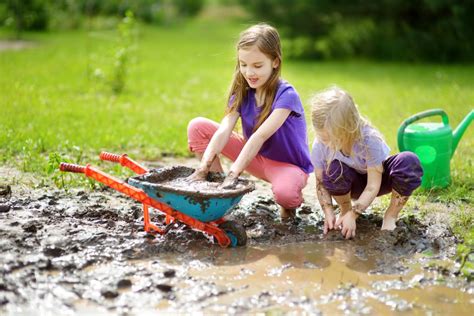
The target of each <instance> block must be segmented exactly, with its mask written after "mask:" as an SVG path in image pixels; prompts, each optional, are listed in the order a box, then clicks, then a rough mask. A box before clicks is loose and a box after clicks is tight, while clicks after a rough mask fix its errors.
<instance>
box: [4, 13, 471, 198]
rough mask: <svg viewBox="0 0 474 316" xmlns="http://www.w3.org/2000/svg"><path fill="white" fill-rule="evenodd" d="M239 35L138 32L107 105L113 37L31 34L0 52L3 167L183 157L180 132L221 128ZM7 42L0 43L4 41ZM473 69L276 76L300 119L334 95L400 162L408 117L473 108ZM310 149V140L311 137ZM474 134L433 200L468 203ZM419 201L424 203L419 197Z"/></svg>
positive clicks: (316, 69)
mask: <svg viewBox="0 0 474 316" xmlns="http://www.w3.org/2000/svg"><path fill="white" fill-rule="evenodd" d="M245 27H246V25H244V24H239V23H236V22H229V23H227V22H209V21H202V20H201V21H194V22H189V23H187V24H184V25H180V26H173V27H169V28H152V27H149V26H140V27H139V33H138V34H139V35H138V40H137V44H138V45H137V50H136V51H135V53H134V54H133V59H134V62H133V63H132V64H131V66H130V69H129V70H130V71H129V74H128V75H127V86H126V90H125V92H124V93H122V94H121V95H120V96H114V95H113V94H112V93H111V92H110V89H109V88H108V86H107V85H106V84H104V83H103V82H102V81H99V80H97V79H94V77H93V76H92V75H91V74H92V73H94V72H95V71H96V69H98V68H100V69H101V70H102V71H103V72H104V73H105V74H106V75H108V74H110V73H111V70H112V68H113V67H112V64H113V54H114V51H115V50H116V46H117V35H116V32H115V30H113V29H112V30H108V31H107V30H106V31H104V30H102V31H86V30H82V31H68V32H54V33H53V32H52V33H41V34H36V33H30V34H26V36H25V39H27V40H30V41H33V42H34V43H35V44H36V45H35V46H34V47H33V48H28V49H24V50H20V51H13V50H11V51H2V52H0V74H1V75H0V95H1V98H0V108H1V109H2V111H1V115H0V161H1V163H2V164H8V165H13V166H16V167H18V168H20V169H21V170H23V171H33V172H36V173H40V174H46V170H47V166H48V154H49V153H52V152H58V153H59V154H60V155H61V156H62V157H64V158H66V159H69V160H70V161H73V162H76V163H85V162H92V163H97V158H96V156H97V154H98V153H99V151H101V150H109V151H112V152H118V153H122V152H127V153H130V154H132V155H133V157H134V158H136V159H138V160H158V159H159V157H160V155H162V154H169V153H172V154H176V155H188V153H187V145H186V125H187V122H188V121H189V120H190V119H191V118H193V117H195V116H206V117H209V118H211V119H214V120H219V119H220V118H221V117H222V114H223V111H224V107H225V97H226V93H227V88H228V85H229V83H230V80H231V77H232V71H233V68H234V64H235V51H234V43H235V41H236V39H237V37H238V34H239V32H240V31H241V30H242V29H244V28H245ZM0 36H3V37H5V33H4V32H3V33H1V32H0ZM473 74H474V65H419V64H407V63H403V64H401V63H382V62H372V61H342V62H317V61H304V62H303V61H289V60H284V65H283V76H284V78H285V79H287V80H288V81H290V82H291V83H292V84H293V85H294V86H295V87H296V88H297V90H298V91H299V93H300V96H301V98H302V100H303V103H304V104H305V107H306V110H307V118H308V126H309V127H310V126H311V125H310V120H309V108H308V102H307V101H308V99H309V98H310V96H311V94H312V93H314V92H315V91H318V90H321V89H324V88H325V87H328V86H329V85H332V84H337V85H339V86H341V87H343V88H345V89H347V90H348V91H350V92H351V93H352V94H353V96H354V98H355V100H356V102H357V103H358V104H359V106H360V110H361V112H362V113H363V114H364V115H365V116H367V117H368V118H369V119H370V120H371V121H372V123H373V124H374V125H375V126H377V127H378V128H379V129H380V130H381V131H382V133H383V134H384V135H385V137H386V139H387V141H388V143H389V145H390V146H391V148H392V152H396V151H397V150H398V149H397V147H396V133H397V129H398V126H399V125H400V123H401V121H402V120H403V119H405V118H407V117H408V116H410V115H412V114H414V113H416V112H419V111H423V110H426V109H431V108H443V109H444V110H445V111H446V112H447V113H448V115H449V117H450V122H451V125H452V127H453V128H454V127H455V126H456V125H457V124H458V123H459V122H460V121H461V119H462V118H463V117H464V116H465V115H466V114H467V113H468V112H469V111H470V110H471V109H472V108H473V103H474V89H473V87H474V76H473ZM309 135H310V141H312V139H313V137H314V135H313V132H312V130H311V129H310V133H309ZM473 136H474V128H473V127H471V128H470V129H469V130H468V131H467V132H466V134H465V135H464V137H463V139H462V140H461V142H460V144H459V147H458V149H457V152H456V154H455V156H454V158H453V160H452V175H453V179H454V185H453V186H451V187H450V189H449V190H445V191H442V192H440V193H439V194H438V193H436V194H435V196H436V198H438V199H441V200H445V201H455V200H457V199H460V198H462V199H465V201H466V202H468V203H469V202H471V203H472V201H473V200H474V199H473V193H472V191H473V188H474V180H473V177H472V165H473V153H474V149H473V148H474V137H473ZM423 194H424V193H423Z"/></svg>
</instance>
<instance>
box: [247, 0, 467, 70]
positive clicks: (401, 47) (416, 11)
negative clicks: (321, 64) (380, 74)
mask: <svg viewBox="0 0 474 316" xmlns="http://www.w3.org/2000/svg"><path fill="white" fill-rule="evenodd" d="M240 2H241V3H242V4H244V5H245V7H246V8H248V9H249V10H250V11H251V12H253V14H254V15H255V16H256V17H257V18H258V19H260V20H265V21H270V22H273V23H274V24H275V25H276V26H277V27H278V28H279V29H280V30H281V31H282V32H283V33H284V34H286V35H288V36H289V38H290V42H294V43H291V45H289V46H290V47H296V49H290V50H289V53H290V54H291V55H292V56H294V57H298V58H307V57H316V58H333V57H338V58H341V57H352V56H364V57H374V58H380V59H390V60H410V61H418V60H429V61H442V62H453V61H472V60H474V29H473V28H472V20H473V18H474V6H473V4H472V2H471V1H462V0H454V1H453V0H420V1H409V0H383V1H376V2H367V1H364V0H351V1H349V0H341V1H330V0H319V1H313V0H295V1H292V2H291V4H289V3H288V1H286V0H240ZM303 39H304V41H303ZM302 43H304V45H303V47H304V49H301V46H302V45H301V44H302Z"/></svg>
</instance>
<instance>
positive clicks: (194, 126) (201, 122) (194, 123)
mask: <svg viewBox="0 0 474 316" xmlns="http://www.w3.org/2000/svg"><path fill="white" fill-rule="evenodd" d="M208 121H209V120H208V119H206V118H204V117H195V118H193V119H192V120H191V121H189V123H188V138H191V137H194V136H196V135H199V134H200V131H202V129H203V127H204V126H206V125H207V124H208Z"/></svg>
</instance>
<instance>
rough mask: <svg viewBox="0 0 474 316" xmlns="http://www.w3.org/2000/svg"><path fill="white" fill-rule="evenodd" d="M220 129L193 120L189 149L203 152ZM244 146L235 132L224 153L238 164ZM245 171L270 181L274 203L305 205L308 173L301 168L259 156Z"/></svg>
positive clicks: (203, 121) (209, 121)
mask: <svg viewBox="0 0 474 316" xmlns="http://www.w3.org/2000/svg"><path fill="white" fill-rule="evenodd" d="M218 128H219V124H218V123H216V122H214V121H212V120H209V119H206V118H203V117H197V118H195V119H193V120H191V122H189V124H188V145H189V150H191V151H192V152H198V153H203V152H204V151H205V150H206V147H207V145H208V144H209V142H210V140H211V138H212V136H213V135H214V133H215V132H216V131H217V129H218ZM244 145H245V140H244V139H243V138H242V137H241V136H240V135H238V134H237V133H234V132H233V133H232V135H231V136H230V139H229V141H228V142H227V144H226V145H225V147H224V149H223V150H222V154H223V155H224V156H226V157H227V158H229V159H230V160H232V161H235V160H236V159H237V157H238V156H239V154H240V152H241V151H242V148H243V147H244ZM245 171H247V172H248V173H250V174H252V175H253V176H255V177H257V178H260V179H262V180H264V181H267V182H270V183H271V184H272V191H273V195H274V197H275V201H276V202H277V203H278V204H280V205H281V206H283V207H284V208H296V207H298V206H300V205H301V203H302V202H303V194H302V190H303V188H304V187H305V186H306V182H307V180H308V174H306V173H305V172H304V171H303V170H301V169H300V168H299V167H298V166H295V165H293V164H290V163H285V162H279V161H275V160H271V159H268V158H265V157H263V156H262V155H257V156H256V157H255V158H254V159H253V160H252V161H251V162H250V164H249V165H248V166H247V168H246V169H245Z"/></svg>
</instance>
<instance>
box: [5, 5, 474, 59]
mask: <svg viewBox="0 0 474 316" xmlns="http://www.w3.org/2000/svg"><path fill="white" fill-rule="evenodd" d="M228 4H233V5H235V4H239V5H241V6H242V7H243V8H244V9H245V10H246V11H247V12H248V13H249V15H250V19H249V20H247V21H245V23H247V24H249V23H253V22H255V21H266V22H270V23H272V24H274V25H275V26H277V27H278V29H279V30H280V32H281V33H282V35H283V37H284V39H285V43H284V45H285V53H286V55H287V56H289V57H293V58H304V59H340V58H351V57H362V58H372V59H383V60H406V61H430V62H464V61H472V60H474V27H473V26H474V24H473V21H474V0H379V1H364V0H292V1H289V0H0V23H1V24H3V25H4V26H6V27H9V28H10V29H12V30H14V31H15V34H16V35H17V37H18V36H20V35H21V32H22V31H23V30H46V29H50V30H51V29H64V28H78V27H81V26H83V25H84V24H85V20H86V19H87V18H89V20H90V18H91V17H92V18H93V17H117V18H121V17H123V16H124V14H125V12H126V11H128V10H130V11H132V12H133V13H134V15H135V16H136V18H137V19H138V20H140V21H142V22H144V23H151V24H157V25H167V24H173V23H175V22H176V21H180V20H183V19H186V18H189V17H193V16H195V15H197V14H198V13H199V12H200V11H201V10H202V9H203V8H204V7H205V6H206V5H207V6H209V5H214V6H215V5H221V6H225V5H228Z"/></svg>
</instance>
